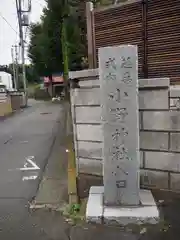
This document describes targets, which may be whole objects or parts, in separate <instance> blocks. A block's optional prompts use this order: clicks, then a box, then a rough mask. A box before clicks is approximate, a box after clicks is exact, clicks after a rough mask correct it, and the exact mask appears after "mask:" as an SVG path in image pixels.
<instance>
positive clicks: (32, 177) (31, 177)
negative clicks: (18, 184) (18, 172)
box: [22, 176, 38, 181]
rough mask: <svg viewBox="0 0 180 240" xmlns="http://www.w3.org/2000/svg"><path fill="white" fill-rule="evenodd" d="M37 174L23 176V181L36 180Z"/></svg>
mask: <svg viewBox="0 0 180 240" xmlns="http://www.w3.org/2000/svg"><path fill="white" fill-rule="evenodd" d="M37 177H38V176H25V177H23V178H22V180H23V181H27V180H36V178H37Z"/></svg>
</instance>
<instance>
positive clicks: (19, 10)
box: [16, 0, 31, 97]
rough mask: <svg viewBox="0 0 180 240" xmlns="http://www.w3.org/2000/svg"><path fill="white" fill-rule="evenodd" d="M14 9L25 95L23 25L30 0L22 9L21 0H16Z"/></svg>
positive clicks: (26, 24) (29, 7)
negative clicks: (15, 11)
mask: <svg viewBox="0 0 180 240" xmlns="http://www.w3.org/2000/svg"><path fill="white" fill-rule="evenodd" d="M16 10H17V17H18V23H19V37H20V47H21V61H22V75H23V88H24V92H25V95H26V97H27V81H26V66H25V47H24V43H25V40H24V35H23V27H25V26H28V25H29V23H28V13H30V11H31V0H28V9H27V10H24V9H22V0H16Z"/></svg>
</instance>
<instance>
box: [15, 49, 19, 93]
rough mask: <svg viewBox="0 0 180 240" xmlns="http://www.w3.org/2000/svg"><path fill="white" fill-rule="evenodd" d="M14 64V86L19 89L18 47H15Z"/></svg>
mask: <svg viewBox="0 0 180 240" xmlns="http://www.w3.org/2000/svg"><path fill="white" fill-rule="evenodd" d="M15 63H16V86H17V89H18V87H19V64H18V46H17V45H15Z"/></svg>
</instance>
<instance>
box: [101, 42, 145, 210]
mask: <svg viewBox="0 0 180 240" xmlns="http://www.w3.org/2000/svg"><path fill="white" fill-rule="evenodd" d="M99 79H100V89H101V106H102V127H103V137H104V139H103V140H104V141H103V144H104V148H103V160H104V162H103V170H104V173H103V177H104V203H105V205H112V206H115V205H126V206H127V205H138V204H139V203H140V200H139V167H140V159H139V158H140V157H139V107H138V53H137V47H136V46H130V45H122V46H117V47H106V48H100V49H99Z"/></svg>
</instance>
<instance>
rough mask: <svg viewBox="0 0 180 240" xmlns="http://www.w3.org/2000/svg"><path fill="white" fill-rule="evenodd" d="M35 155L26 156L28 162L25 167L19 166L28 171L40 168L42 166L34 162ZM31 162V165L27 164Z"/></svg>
mask: <svg viewBox="0 0 180 240" xmlns="http://www.w3.org/2000/svg"><path fill="white" fill-rule="evenodd" d="M32 159H34V156H29V157H27V158H26V162H25V164H24V167H23V168H19V170H21V171H28V170H39V169H40V168H39V167H38V166H37V164H36V163H35V162H33V160H32ZM28 164H30V165H31V167H28V166H27V165H28Z"/></svg>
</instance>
